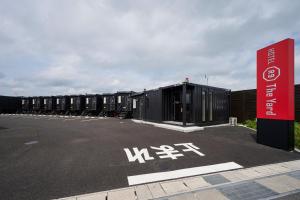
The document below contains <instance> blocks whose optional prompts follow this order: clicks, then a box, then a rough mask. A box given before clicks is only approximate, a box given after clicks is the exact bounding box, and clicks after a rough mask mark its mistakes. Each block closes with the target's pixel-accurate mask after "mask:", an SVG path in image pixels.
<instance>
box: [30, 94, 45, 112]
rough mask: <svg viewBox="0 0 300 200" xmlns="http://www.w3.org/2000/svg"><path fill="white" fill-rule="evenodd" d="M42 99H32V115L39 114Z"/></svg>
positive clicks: (42, 105)
mask: <svg viewBox="0 0 300 200" xmlns="http://www.w3.org/2000/svg"><path fill="white" fill-rule="evenodd" d="M43 100H44V98H43V97H32V110H33V112H34V113H41V112H42V111H43V108H44V103H43Z"/></svg>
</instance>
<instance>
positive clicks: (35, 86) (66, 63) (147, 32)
mask: <svg viewBox="0 0 300 200" xmlns="http://www.w3.org/2000/svg"><path fill="white" fill-rule="evenodd" d="M299 9H300V2H299V1H296V0H291V1H289V3H286V2H283V1H279V0H278V1H276V0H275V1H274V0H273V1H271V0H267V1H261V2H257V1H246V2H245V1H243V2H241V1H238V0H231V1H226V2H225V1H218V0H216V1H204V0H203V1H199V0H192V1H188V2H186V1H163V2H162V1H130V0H128V1H98V0H87V1H76V0H75V1H73V0H63V1H61V0H60V1H58V0H51V1H50V0H46V1H43V2H41V1H36V0H29V1H26V2H22V1H21V2H18V3H17V4H16V3H15V2H12V1H8V0H3V1H2V2H1V5H0V69H1V71H3V72H4V73H5V77H2V78H1V83H3V84H1V83H0V90H1V91H2V92H3V93H5V94H7V95H9V94H13V95H15V94H17V95H48V94H49V95H50V94H51V95H54V94H65V93H85V92H87V93H96V92H99V93H100V92H113V91H117V90H128V89H133V90H137V91H138V90H142V89H144V88H147V89H150V88H153V87H158V86H162V85H165V84H171V83H176V82H180V81H182V80H183V79H184V78H185V77H189V78H190V79H191V81H192V82H196V83H200V84H201V83H202V84H203V83H205V80H204V78H203V76H204V74H207V75H208V76H209V84H210V85H214V86H218V87H227V88H230V89H233V90H235V89H246V88H254V87H255V86H256V82H255V73H256V50H257V49H259V48H261V47H263V46H265V45H268V44H270V43H272V42H274V41H278V40H281V39H284V38H287V37H292V38H295V39H296V41H299V40H300V38H299V32H300V28H299V27H300V18H299V17H298V11H299ZM298 44H299V43H297V46H296V74H299V66H298V65H299V60H300V54H299V45H298ZM0 77H1V76H0ZM296 82H298V83H299V82H300V79H299V76H296Z"/></svg>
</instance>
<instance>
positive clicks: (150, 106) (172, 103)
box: [132, 82, 230, 126]
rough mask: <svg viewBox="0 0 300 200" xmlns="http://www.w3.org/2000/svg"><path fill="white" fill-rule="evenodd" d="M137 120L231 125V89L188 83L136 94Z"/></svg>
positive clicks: (185, 124) (134, 102) (186, 124)
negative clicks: (229, 122)
mask: <svg viewBox="0 0 300 200" xmlns="http://www.w3.org/2000/svg"><path fill="white" fill-rule="evenodd" d="M132 99H133V106H132V107H133V118H135V119H141V120H146V121H152V122H159V123H168V124H176V125H182V126H189V125H200V126H204V125H213V124H220V123H228V119H229V114H230V90H227V89H223V88H216V87H210V86H204V85H198V84H193V83H187V82H184V83H182V84H177V85H170V86H167V87H161V88H158V89H155V90H148V91H143V92H141V93H136V94H134V95H132Z"/></svg>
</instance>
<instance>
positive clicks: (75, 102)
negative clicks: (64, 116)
mask: <svg viewBox="0 0 300 200" xmlns="http://www.w3.org/2000/svg"><path fill="white" fill-rule="evenodd" d="M84 101H85V98H84V96H83V95H71V96H70V113H71V114H77V115H81V114H82V113H83V111H84V105H85V102H84Z"/></svg>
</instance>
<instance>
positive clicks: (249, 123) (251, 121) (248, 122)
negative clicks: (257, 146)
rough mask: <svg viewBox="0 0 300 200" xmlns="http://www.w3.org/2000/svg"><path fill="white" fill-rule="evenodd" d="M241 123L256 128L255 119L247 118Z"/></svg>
mask: <svg viewBox="0 0 300 200" xmlns="http://www.w3.org/2000/svg"><path fill="white" fill-rule="evenodd" d="M242 124H243V125H245V126H247V127H249V128H253V129H255V130H256V120H255V119H252V120H250V119H248V120H246V121H244V122H243V123H242Z"/></svg>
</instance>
